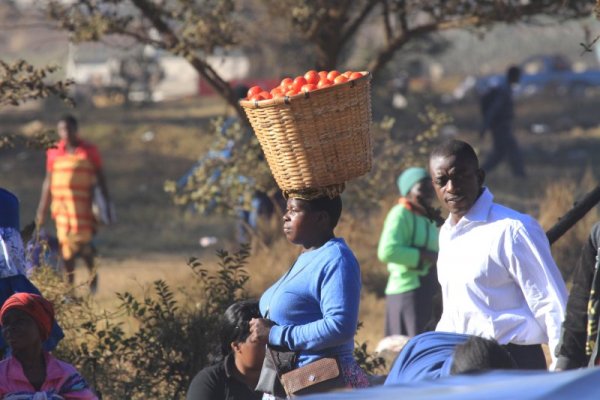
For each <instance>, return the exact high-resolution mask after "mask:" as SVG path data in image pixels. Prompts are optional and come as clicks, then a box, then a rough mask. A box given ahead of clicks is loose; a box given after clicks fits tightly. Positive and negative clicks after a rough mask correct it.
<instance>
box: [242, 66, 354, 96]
mask: <svg viewBox="0 0 600 400" xmlns="http://www.w3.org/2000/svg"><path fill="white" fill-rule="evenodd" d="M365 74H366V72H354V71H346V72H344V73H343V74H342V73H340V72H339V71H320V72H317V71H314V70H310V71H308V72H307V73H305V74H304V75H303V76H302V75H300V76H297V77H296V78H294V79H292V78H284V79H283V80H282V81H281V83H280V84H279V86H277V87H275V88H273V89H271V90H270V91H267V90H264V89H263V88H261V87H260V86H252V87H251V88H250V89H249V90H248V96H247V97H246V98H245V100H268V99H276V98H278V97H284V96H294V95H297V94H300V93H306V92H312V91H313V90H317V89H323V88H326V87H328V86H332V85H337V84H340V83H344V82H348V81H351V80H353V79H357V78H361V77H362V76H364V75H365Z"/></svg>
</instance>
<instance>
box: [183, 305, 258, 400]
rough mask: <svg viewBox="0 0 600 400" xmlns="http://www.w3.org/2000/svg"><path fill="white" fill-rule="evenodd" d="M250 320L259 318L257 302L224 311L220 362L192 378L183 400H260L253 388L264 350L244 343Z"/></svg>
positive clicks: (247, 334)
mask: <svg viewBox="0 0 600 400" xmlns="http://www.w3.org/2000/svg"><path fill="white" fill-rule="evenodd" d="M252 318H260V311H259V310H258V302H257V301H251V300H248V301H240V302H238V303H235V304H232V305H231V306H229V308H228V309H227V310H226V311H225V315H224V317H223V322H222V325H221V332H220V338H221V355H222V356H223V361H221V362H219V363H218V364H216V365H213V366H211V367H207V368H204V369H203V370H202V371H200V372H199V373H198V374H197V375H196V376H195V377H194V379H193V380H192V383H191V384H190V387H189V389H188V392H187V396H186V399H187V400H254V399H255V400H259V399H262V393H260V392H256V391H254V388H255V387H256V384H257V383H258V378H259V376H260V370H261V367H262V363H263V359H264V357H265V346H263V345H260V344H258V343H253V342H251V341H250V340H248V336H249V335H250V328H249V322H250V320H251V319H252Z"/></svg>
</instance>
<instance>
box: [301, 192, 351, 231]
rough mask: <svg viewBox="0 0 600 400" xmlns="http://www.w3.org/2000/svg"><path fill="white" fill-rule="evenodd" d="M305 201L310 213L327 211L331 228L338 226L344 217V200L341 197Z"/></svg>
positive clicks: (325, 197)
mask: <svg viewBox="0 0 600 400" xmlns="http://www.w3.org/2000/svg"><path fill="white" fill-rule="evenodd" d="M304 201H305V202H306V205H307V206H308V209H309V210H310V211H325V212H326V213H327V214H328V215H329V221H330V222H331V228H335V227H336V226H337V224H338V222H339V220H340V216H341V215H342V198H341V197H340V196H335V197H334V198H329V197H327V196H324V197H318V198H316V199H312V200H304Z"/></svg>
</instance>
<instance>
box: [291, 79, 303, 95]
mask: <svg viewBox="0 0 600 400" xmlns="http://www.w3.org/2000/svg"><path fill="white" fill-rule="evenodd" d="M304 85H306V79H304V77H303V76H297V77H296V79H294V83H292V89H294V90H295V91H296V92H299V91H300V89H302V86H304Z"/></svg>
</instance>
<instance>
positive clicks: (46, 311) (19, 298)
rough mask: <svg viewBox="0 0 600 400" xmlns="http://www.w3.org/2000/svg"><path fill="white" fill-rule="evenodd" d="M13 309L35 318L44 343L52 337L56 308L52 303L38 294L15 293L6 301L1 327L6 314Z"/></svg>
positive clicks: (2, 311)
mask: <svg viewBox="0 0 600 400" xmlns="http://www.w3.org/2000/svg"><path fill="white" fill-rule="evenodd" d="M13 308H14V309H17V310H21V311H24V312H26V313H27V314H29V316H31V318H33V320H34V321H35V322H36V323H37V325H38V327H39V328H40V336H41V337H42V341H45V340H46V339H48V337H50V331H51V330H52V323H53V322H54V307H52V303H50V302H49V301H48V300H46V299H45V298H43V297H42V296H40V295H38V294H33V293H25V292H21V293H15V294H13V295H12V296H10V297H9V298H8V299H6V301H5V302H4V305H3V306H2V309H1V310H0V325H1V324H2V320H3V319H4V314H6V312H7V311H8V310H12V309H13Z"/></svg>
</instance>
